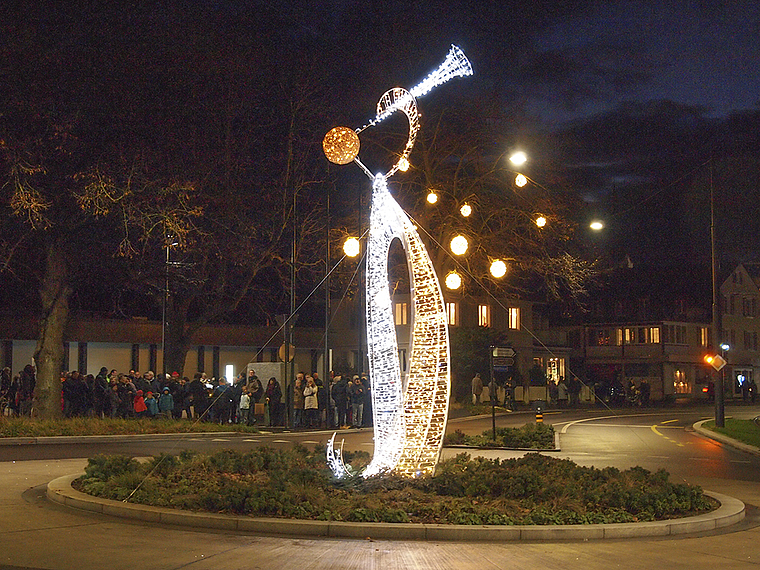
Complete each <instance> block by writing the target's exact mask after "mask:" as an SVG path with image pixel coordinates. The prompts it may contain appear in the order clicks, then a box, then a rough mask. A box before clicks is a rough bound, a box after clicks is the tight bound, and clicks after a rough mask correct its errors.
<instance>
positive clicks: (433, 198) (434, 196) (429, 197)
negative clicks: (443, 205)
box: [426, 190, 438, 204]
mask: <svg viewBox="0 0 760 570" xmlns="http://www.w3.org/2000/svg"><path fill="white" fill-rule="evenodd" d="M426 199H427V201H428V204H435V203H436V202H438V194H436V193H435V190H430V191H429V192H428V195H427V198H426Z"/></svg>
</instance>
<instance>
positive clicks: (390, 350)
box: [323, 46, 472, 477]
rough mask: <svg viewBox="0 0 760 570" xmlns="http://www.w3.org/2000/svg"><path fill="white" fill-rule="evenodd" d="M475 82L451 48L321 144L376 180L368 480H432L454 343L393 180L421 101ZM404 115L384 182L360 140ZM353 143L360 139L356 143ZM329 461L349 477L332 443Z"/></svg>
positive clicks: (370, 251) (370, 248)
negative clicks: (405, 364) (400, 322)
mask: <svg viewBox="0 0 760 570" xmlns="http://www.w3.org/2000/svg"><path fill="white" fill-rule="evenodd" d="M466 75H472V66H471V65H470V62H469V61H468V60H467V58H466V57H465V55H464V53H462V50H460V49H459V48H458V47H456V46H451V50H449V53H448V54H447V56H446V60H445V61H444V62H443V64H441V65H440V66H439V67H438V68H437V69H436V70H435V71H433V72H432V73H431V74H430V75H428V76H427V77H426V78H425V79H424V80H423V81H422V82H421V83H420V84H418V85H417V86H415V87H413V88H412V89H410V90H409V91H407V90H406V89H402V88H400V87H395V88H393V89H390V90H388V91H386V92H385V93H384V94H383V96H382V97H381V98H380V100H379V102H378V104H377V113H376V115H375V118H374V119H372V120H370V121H369V122H368V123H367V124H366V125H364V126H363V127H361V128H359V129H356V131H353V132H352V133H349V132H347V131H350V129H347V128H345V127H338V128H336V129H333V130H332V131H330V132H329V133H328V135H327V136H326V137H325V140H324V141H323V147H324V150H325V155H326V156H327V158H328V159H329V160H331V161H332V162H335V163H336V164H348V163H349V162H351V161H354V162H355V163H356V164H357V165H358V166H359V167H360V168H361V169H362V170H363V171H364V173H365V174H366V175H367V176H368V177H369V178H370V179H371V180H372V207H371V211H370V229H369V239H368V244H367V270H366V279H367V282H366V298H367V352H368V360H369V365H370V377H371V378H372V413H373V420H374V426H375V427H374V429H375V442H374V443H375V450H374V456H373V458H372V461H371V463H370V464H369V465H368V466H367V468H366V469H365V470H364V471H363V472H362V476H365V477H367V476H371V475H375V474H378V473H383V472H389V471H393V472H395V473H398V474H400V475H403V476H408V477H414V476H418V475H421V474H428V473H432V472H433V471H434V470H435V465H436V463H437V461H438V457H439V455H440V451H441V445H442V443H443V435H444V433H445V431H446V420H447V415H448V404H449V396H450V393H451V379H450V375H449V336H448V326H447V324H446V310H445V305H444V302H443V295H442V293H441V288H440V285H439V283H438V277H437V276H436V274H435V270H434V268H433V264H432V261H431V260H430V256H429V255H428V253H427V251H426V249H425V245H424V243H423V242H422V240H421V239H420V237H419V234H418V233H417V230H416V228H415V227H414V224H413V223H412V222H411V220H410V218H409V216H407V215H406V213H404V211H403V210H402V209H401V207H400V206H399V205H398V203H397V202H396V201H395V200H394V199H393V197H392V196H391V195H390V192H389V191H388V186H387V179H388V178H389V177H390V176H392V175H393V174H394V173H396V172H397V171H398V170H401V171H404V170H406V169H407V168H409V154H410V153H411V151H412V147H413V146H414V141H415V139H416V136H417V132H418V130H419V126H420V125H419V112H418V111H417V103H416V99H417V98H419V97H422V96H423V95H425V94H426V93H428V92H429V91H430V90H431V89H433V88H434V87H435V86H437V85H440V84H442V83H445V82H446V81H448V80H450V79H452V78H454V77H462V76H466ZM396 111H401V112H402V113H404V114H405V115H406V117H407V119H408V121H409V135H408V138H407V142H406V145H405V146H404V148H403V150H402V152H401V154H400V155H398V156H399V158H398V159H397V161H396V163H395V164H394V165H393V166H392V167H391V168H390V170H388V172H386V173H385V174H374V173H372V172H370V170H369V169H368V168H367V167H366V166H365V165H364V164H362V162H361V160H360V159H359V156H358V151H359V143H358V135H359V134H361V132H362V131H363V130H365V129H367V128H369V127H373V126H375V125H377V124H378V123H380V122H381V121H383V120H385V119H386V118H387V117H389V116H390V115H391V114H392V113H394V112H396ZM354 135H355V137H354ZM396 239H398V240H400V241H401V243H402V246H403V248H404V252H405V253H406V256H407V267H408V270H409V275H410V282H411V291H412V310H413V315H412V334H411V341H410V345H409V354H410V358H409V372H408V374H407V375H406V376H405V378H404V381H403V382H402V378H401V369H400V364H399V360H398V339H397V338H396V331H395V323H394V319H393V310H392V306H391V297H390V288H389V281H388V254H389V251H390V246H391V243H392V242H393V241H394V240H396ZM327 460H328V463H329V464H330V467H331V469H332V471H333V473H334V475H335V476H336V477H344V476H347V475H350V473H351V472H350V470H349V469H347V468H346V466H345V465H344V464H343V458H342V453H341V452H339V451H337V452H336V450H335V443H334V436H333V439H331V440H330V442H328V446H327Z"/></svg>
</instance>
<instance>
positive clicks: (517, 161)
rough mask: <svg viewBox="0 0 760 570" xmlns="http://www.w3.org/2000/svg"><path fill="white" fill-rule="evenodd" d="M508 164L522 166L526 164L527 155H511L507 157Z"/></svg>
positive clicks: (518, 153)
mask: <svg viewBox="0 0 760 570" xmlns="http://www.w3.org/2000/svg"><path fill="white" fill-rule="evenodd" d="M509 162H511V163H512V164H514V165H515V166H522V165H523V164H525V163H526V162H528V155H527V154H525V153H524V152H523V151H521V150H520V151H517V152H515V153H512V156H510V157H509Z"/></svg>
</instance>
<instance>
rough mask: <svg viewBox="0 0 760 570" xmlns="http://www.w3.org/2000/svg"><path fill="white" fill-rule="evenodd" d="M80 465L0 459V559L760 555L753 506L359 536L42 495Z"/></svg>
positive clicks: (473, 565)
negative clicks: (629, 529) (730, 521)
mask: <svg viewBox="0 0 760 570" xmlns="http://www.w3.org/2000/svg"><path fill="white" fill-rule="evenodd" d="M85 464H86V462H85V461H84V460H79V459H77V460H58V461H29V462H22V463H10V462H9V463H1V464H0V482H1V484H0V521H2V522H0V527H1V528H0V568H14V569H18V570H20V569H22V568H25V569H30V568H31V569H38V568H40V569H41V568H44V569H55V570H69V569H71V570H102V569H103V568H108V569H109V570H119V569H122V568H123V569H134V568H150V569H151V570H152V569H156V570H162V569H179V568H193V569H199V570H206V569H208V570H227V569H230V570H231V569H241V568H263V569H275V568H283V567H289V568H299V569H301V568H303V569H305V570H310V569H336V570H337V569H353V568H357V569H359V568H362V569H363V568H402V567H403V568H427V569H431V570H433V569H449V568H452V569H453V568H456V569H458V570H471V569H472V570H476V569H477V570H483V569H492V568H510V569H512V570H520V569H525V570H542V569H556V568H579V569H581V568H582V569H584V570H610V569H611V568H627V569H631V570H636V569H642V570H651V569H652V568H668V569H669V570H670V569H684V570H694V569H702V568H705V569H707V568H710V569H713V568H720V569H721V570H732V569H737V570H738V569H747V568H752V567H756V565H758V564H760V549H759V548H758V544H760V527H758V525H759V524H760V520H757V518H758V517H757V516H756V515H754V517H751V519H753V520H748V521H745V522H742V523H739V524H738V525H735V526H734V527H730V529H727V530H724V531H722V532H719V534H717V535H715V536H711V534H712V533H703V534H701V535H694V536H683V537H650V538H641V539H626V540H612V541H609V540H586V541H559V542H556V541H551V542H545V541H535V542H525V543H522V542H521V543H509V542H504V543H467V542H428V541H414V540H378V539H373V538H372V530H371V527H368V528H367V532H366V536H365V537H363V538H361V539H335V538H311V539H310V538H294V537H275V536H270V535H260V536H256V535H253V534H250V533H245V532H233V531H221V530H203V529H189V528H179V527H173V526H172V525H164V524H153V523H142V522H141V523H137V522H130V521H126V520H122V519H118V518H115V517H111V516H107V515H102V514H96V513H90V512H85V511H79V510H75V509H71V508H69V507H64V506H61V505H56V504H53V503H51V502H49V501H48V500H47V499H46V498H45V496H44V495H45V488H46V486H47V483H48V481H50V480H52V479H55V478H56V477H60V476H64V475H68V474H72V473H79V472H81V471H82V470H83V469H84V466H85ZM713 483H718V481H717V480H716V481H713ZM724 483H728V485H723V487H724V488H722V489H720V490H721V492H724V493H726V494H729V495H733V496H737V497H738V498H741V499H743V500H744V501H745V502H750V503H751V502H752V501H754V503H753V504H755V505H757V504H760V490H757V489H755V490H754V491H751V490H749V491H748V490H747V489H746V484H744V485H742V483H741V482H724ZM706 488H709V489H712V488H715V487H713V486H708V487H706ZM748 499H749V500H748ZM3 565H4V566H3Z"/></svg>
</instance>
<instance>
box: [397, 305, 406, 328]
mask: <svg viewBox="0 0 760 570" xmlns="http://www.w3.org/2000/svg"><path fill="white" fill-rule="evenodd" d="M395 312H396V326H401V325H407V324H409V317H408V315H409V306H408V305H407V304H406V303H396V311H395Z"/></svg>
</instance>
